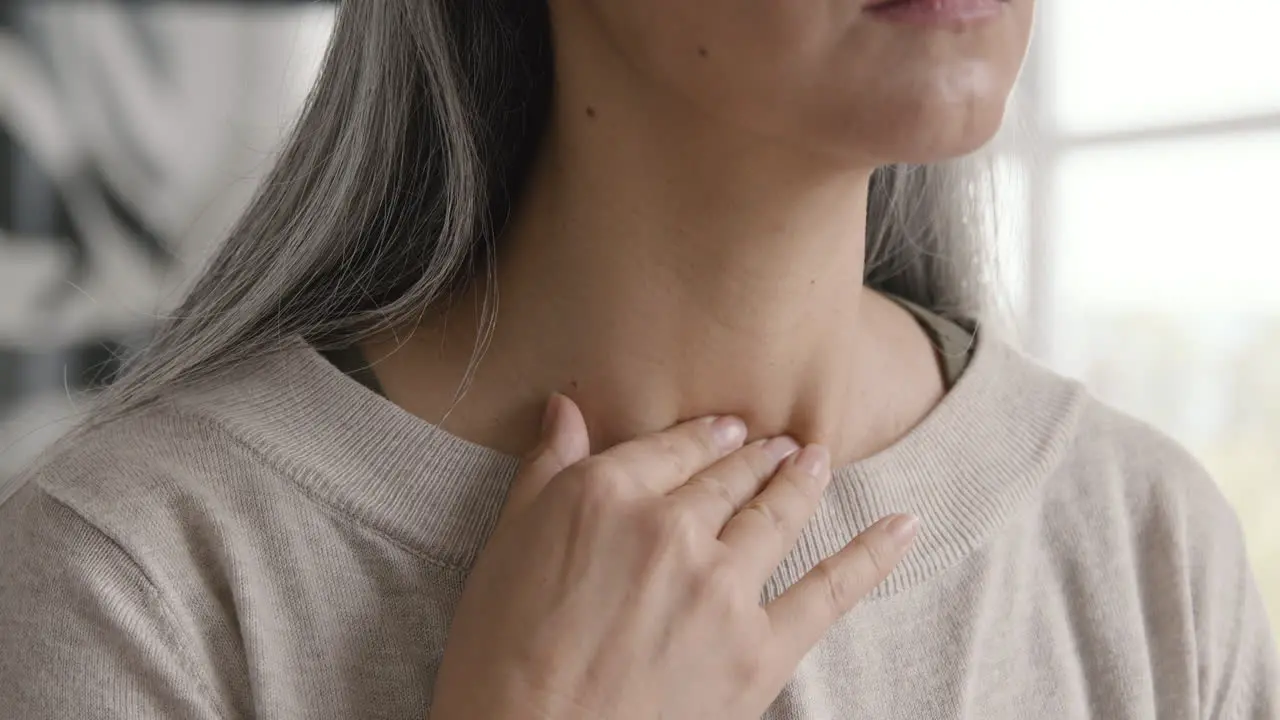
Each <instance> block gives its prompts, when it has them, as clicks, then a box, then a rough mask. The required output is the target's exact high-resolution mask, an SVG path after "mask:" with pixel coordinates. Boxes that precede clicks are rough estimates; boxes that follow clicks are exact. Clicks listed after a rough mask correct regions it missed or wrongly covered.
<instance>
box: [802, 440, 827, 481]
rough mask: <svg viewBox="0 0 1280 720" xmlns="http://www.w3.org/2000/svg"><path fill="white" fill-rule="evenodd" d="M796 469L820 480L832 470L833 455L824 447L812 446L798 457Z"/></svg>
mask: <svg viewBox="0 0 1280 720" xmlns="http://www.w3.org/2000/svg"><path fill="white" fill-rule="evenodd" d="M796 467H798V468H800V470H801V471H802V472H806V473H809V474H810V475H812V476H814V477H816V478H820V477H823V476H824V475H826V474H827V473H828V472H830V470H831V453H830V452H829V451H828V450H827V449H826V448H825V447H823V446H822V445H810V446H808V447H806V448H805V449H804V450H803V451H801V453H800V455H799V456H797V457H796Z"/></svg>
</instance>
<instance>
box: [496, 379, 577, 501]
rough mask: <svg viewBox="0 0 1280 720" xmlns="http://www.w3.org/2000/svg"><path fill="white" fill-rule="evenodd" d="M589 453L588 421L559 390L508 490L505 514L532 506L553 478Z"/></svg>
mask: <svg viewBox="0 0 1280 720" xmlns="http://www.w3.org/2000/svg"><path fill="white" fill-rule="evenodd" d="M590 454H591V442H590V438H589V437H588V435H587V421H586V420H584V419H583V417H582V411H581V410H580V409H578V405H577V403H575V402H574V401H572V400H570V399H569V398H568V397H567V396H565V395H562V394H560V393H554V394H552V395H551V399H550V400H548V401H547V409H546V412H545V413H544V414H543V416H542V438H541V440H540V441H539V442H538V446H537V447H536V448H534V450H533V452H531V453H529V454H528V455H526V456H525V458H524V460H523V461H522V462H521V463H520V469H519V471H518V472H517V473H516V477H515V480H514V481H512V483H511V488H510V489H509V490H508V491H507V501H506V504H505V505H504V507H503V510H502V515H503V517H504V518H505V517H507V516H509V515H510V514H512V513H513V512H517V511H519V510H522V509H524V508H526V507H528V506H529V505H531V504H532V503H533V501H534V499H535V498H536V497H538V494H539V493H541V492H542V489H543V488H545V487H546V486H547V483H549V482H551V479H552V478H554V477H555V476H556V475H558V474H560V472H561V471H562V470H564V469H565V468H567V467H569V466H570V465H573V464H574V463H577V462H579V461H581V460H584V459H586V457H587V456H588V455H590Z"/></svg>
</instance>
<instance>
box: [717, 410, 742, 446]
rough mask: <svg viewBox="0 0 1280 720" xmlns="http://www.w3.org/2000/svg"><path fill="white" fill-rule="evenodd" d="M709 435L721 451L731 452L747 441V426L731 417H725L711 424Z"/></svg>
mask: <svg viewBox="0 0 1280 720" xmlns="http://www.w3.org/2000/svg"><path fill="white" fill-rule="evenodd" d="M711 435H712V437H714V438H715V441H716V445H719V446H720V448H721V449H724V450H732V449H734V448H736V447H738V446H739V445H741V444H742V441H743V440H746V439H747V425H746V423H744V422H742V421H741V420H739V419H738V418H736V417H733V416H732V415H726V416H724V417H719V418H716V419H715V421H714V422H712V423H711Z"/></svg>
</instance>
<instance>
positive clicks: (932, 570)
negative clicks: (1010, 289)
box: [0, 0, 1280, 720]
mask: <svg viewBox="0 0 1280 720" xmlns="http://www.w3.org/2000/svg"><path fill="white" fill-rule="evenodd" d="M1031 6H1032V2H1031V0H900V1H898V2H881V1H879V0H876V1H874V2H862V3H860V2H857V1H856V0H854V1H851V2H831V3H818V4H813V3H751V4H743V3H736V2H731V1H730V0H705V1H704V2H698V3H684V2H676V1H675V0H663V1H662V2H654V1H653V0H644V1H642V0H608V1H605V0H550V2H549V3H546V4H541V3H535V2H525V1H524V0H487V1H481V0H472V1H471V2H466V3H462V2H445V0H381V1H379V2H374V1H370V2H363V3H345V4H344V6H343V9H342V11H341V13H340V18H339V22H338V25H337V30H336V37H335V39H334V42H333V46H332V49H331V51H330V55H329V58H328V62H327V64H326V67H325V70H324V74H323V77H322V79H321V80H320V82H319V85H318V87H317V88H316V91H315V94H314V96H313V99H312V103H311V106H310V108H309V110H308V112H307V113H306V116H305V117H304V119H303V120H302V122H301V125H300V126H299V128H298V130H297V132H296V134H295V136H294V138H293V140H292V141H291V143H290V145H289V147H288V150H287V152H286V153H285V155H284V157H283V159H282V161H281V163H280V166H279V168H278V169H277V170H276V171H275V174H274V175H273V176H272V177H271V178H270V179H269V180H268V181H267V182H266V183H265V185H264V188H263V190H262V193H261V196H260V198H259V199H258V201H257V202H256V204H255V205H254V206H253V208H252V209H251V210H250V212H249V213H248V215H247V217H246V218H245V220H244V221H243V223H242V225H241V226H240V227H239V228H238V229H237V231H236V232H235V233H234V234H233V237H232V238H231V240H230V241H229V243H228V244H227V245H226V247H225V248H224V249H223V250H222V251H221V253H220V254H219V256H218V257H217V258H216V260H215V261H214V263H213V266H212V267H211V268H210V269H209V271H208V272H207V274H206V275H205V276H204V278H203V279H202V280H201V282H200V283H199V284H198V285H197V286H196V287H195V289H194V291H193V293H192V295H191V297H190V299H189V300H188V301H187V303H186V304H185V306H184V307H183V309H182V310H181V312H179V313H178V315H177V317H176V319H174V320H172V321H170V322H168V323H167V324H166V326H165V327H164V328H163V329H162V331H161V332H160V334H159V337H158V339H157V341H156V342H155V344H154V346H153V347H152V348H150V349H149V350H148V351H147V352H146V353H144V354H143V355H142V356H141V357H140V358H138V359H137V360H136V361H135V362H134V363H133V366H132V370H131V371H130V373H129V374H128V376H127V377H126V378H125V379H124V380H123V381H122V382H121V383H120V384H119V385H117V386H116V387H115V388H114V389H113V390H112V392H111V394H110V395H108V396H107V397H106V399H105V400H104V403H103V406H102V407H101V409H99V410H98V412H97V413H96V414H95V416H94V417H93V418H92V420H91V421H90V422H89V423H87V424H86V426H85V427H84V428H83V429H82V430H81V431H80V432H79V433H77V434H76V435H75V436H74V437H72V438H70V439H69V440H68V441H67V442H66V443H64V444H63V446H62V447H61V449H60V450H59V451H58V452H55V453H52V454H50V455H49V456H48V457H47V458H45V459H44V460H43V461H42V462H41V463H40V464H39V465H38V466H37V467H36V468H34V469H33V470H32V472H31V473H30V477H29V480H28V482H26V483H25V484H24V486H23V488H22V489H21V490H20V491H19V492H18V493H17V494H16V495H15V496H14V497H13V498H12V499H11V500H9V501H8V502H7V503H6V504H5V505H4V506H3V509H0V528H3V529H2V530H0V532H2V533H3V535H0V537H2V538H3V540H2V542H3V544H4V548H5V553H4V557H3V559H0V631H2V632H3V635H4V638H5V652H4V653H3V654H0V698H2V699H3V700H4V707H5V708H6V712H11V713H12V716H13V717H23V718H53V717H58V718H62V717H79V716H85V717H174V718H206V717H207V718H215V717H249V716H261V717H306V718H321V717H335V718H339V717H341V718H345V717H363V718H375V717H376V718H410V717H423V716H424V715H428V714H429V716H430V717H432V718H434V719H435V720H441V719H444V720H454V719H456V718H555V719H560V718H619V719H622V718H625V719H629V718H651V717H659V716H661V717H667V718H707V717H724V718H746V717H757V716H759V715H761V714H762V713H763V714H764V715H765V716H766V717H769V718H863V717H875V718H926V717H927V718H942V717H973V718H997V719H999V718H1029V717H1036V718H1039V717H1053V718H1098V717H1100V718H1151V717H1159V718H1192V717H1214V718H1264V717H1266V718H1270V717H1277V716H1278V714H1280V700H1278V695H1277V679H1276V670H1277V663H1276V660H1275V654H1274V651H1273V648H1272V640H1271V632H1270V630H1269V629H1268V627H1267V622H1266V618H1265V616H1264V612H1263V609H1262V605H1261V602H1260V600H1259V597H1258V593H1257V591H1256V589H1255V588H1254V586H1253V582H1252V580H1251V578H1250V575H1249V571H1248V569H1247V564H1246V561H1245V554H1244V550H1243V548H1242V543H1241V538H1240V532H1239V529H1238V527H1237V524H1236V521H1235V518H1234V516H1233V515H1232V512H1231V510H1230V509H1229V508H1228V506H1227V504H1226V503H1225V502H1224V500H1223V499H1222V497H1221V496H1220V495H1219V493H1218V492H1217V490H1216V489H1215V488H1214V485H1213V483H1212V481H1211V480H1210V479H1209V478H1207V477H1206V476H1205V474H1204V473H1203V472H1202V471H1201V469H1200V468H1199V467H1198V466H1197V465H1196V464H1195V462H1194V461H1192V460H1191V459H1190V458H1189V457H1188V455H1187V454H1186V453H1185V452H1183V451H1182V450H1180V449H1179V448H1177V447H1176V446H1175V445H1174V444H1173V443H1171V442H1170V441H1169V440H1167V439H1165V438H1164V437H1162V436H1161V435H1159V434H1157V433H1156V432H1155V431H1153V430H1151V429H1150V428H1148V427H1146V426H1144V425H1142V424H1140V423H1138V422H1136V421H1134V420H1132V419H1130V418H1127V417H1125V416H1123V415H1121V414H1119V413H1117V412H1115V411H1113V410H1110V409H1108V408H1106V407H1104V406H1103V405H1101V404H1099V403H1098V402H1097V401H1096V400H1094V399H1092V398H1090V397H1089V396H1088V395H1087V394H1086V393H1085V392H1084V391H1083V390H1082V389H1081V388H1080V387H1079V386H1078V385H1076V384H1075V383H1072V382H1069V381H1066V380H1063V379H1061V378H1058V377H1056V376H1054V375H1052V374H1051V373H1049V372H1047V371H1045V370H1042V369H1040V368H1038V367H1036V366H1035V365H1034V364H1032V363H1031V362H1030V361H1028V360H1027V359H1025V358H1023V357H1022V356H1020V355H1018V354H1017V353H1015V352H1014V351H1012V350H1011V349H1010V348H1009V347H1008V346H1007V345H1005V344H1003V343H1002V342H1001V341H1000V340H999V339H998V338H997V337H996V336H994V335H993V334H991V333H990V332H986V331H979V330H977V329H976V324H975V323H974V322H972V321H973V320H975V319H976V318H977V317H978V316H979V314H980V311H981V310H982V305H983V292H982V291H983V288H982V277H983V276H982V273H981V271H982V268H983V267H984V266H983V265H982V263H980V262H979V261H978V257H979V253H978V252H977V251H978V250H979V249H980V248H981V245H980V244H977V243H973V242H970V241H969V240H967V238H969V237H973V236H974V235H975V231H976V228H977V226H978V223H977V222H976V221H977V219H978V218H980V217H981V213H982V208H981V207H974V205H975V202H976V201H975V198H978V197H980V194H978V193H976V192H975V188H976V185H975V184H974V182H973V181H972V180H971V179H966V176H965V175H964V174H963V172H962V170H963V169H964V168H965V167H966V165H967V164H966V163H964V162H961V161H958V160H953V159H954V158H959V157H961V156H963V155H966V154H967V153H970V152H972V151H974V150H976V149H978V148H979V147H980V146H982V145H983V144H984V143H986V142H987V141H988V140H989V139H990V137H991V136H992V135H993V134H994V133H995V131H996V129H997V127H998V126H999V124H1000V122H1001V118H1002V114H1003V110H1004V105H1005V102H1006V99H1007V94H1008V93H1009V91H1010V88H1011V86H1012V84H1013V82H1014V79H1015V77H1016V74H1017V72H1018V68H1019V64H1020V62H1021V59H1022V56H1023V53H1024V51H1025V45H1026V41H1027V38H1028V35H1029V32H1030V25H1031V16H1032V7H1031ZM499 301H500V302H499ZM548 396H551V398H552V399H551V400H550V402H545V403H544V401H545V399H546V398H547V397H548ZM544 404H545V409H544ZM544 413H545V414H544ZM540 415H543V417H542V418H540V417H539V416H540ZM704 416H706V417H709V418H710V419H705V418H704ZM540 419H541V420H542V424H541V425H540V424H539V422H540ZM539 428H542V430H540V429H539ZM801 443H805V444H806V446H805V447H804V448H803V449H801V448H800V445H801ZM530 447H535V448H536V449H535V450H534V451H532V452H529V453H527V454H525V455H524V457H525V460H524V462H523V464H521V461H519V460H517V457H516V456H517V455H518V454H524V453H526V451H527V450H528V448H530ZM831 467H836V468H837V470H836V472H835V473H834V474H833V473H832V472H831V471H830V468H831ZM860 533H861V534H860ZM913 538H914V541H913ZM859 601H862V602H861V604H860V606H859V607H858V608H857V609H856V610H855V611H853V612H851V613H848V614H846V611H847V610H849V609H850V608H851V607H852V606H853V605H854V604H856V603H858V602H859Z"/></svg>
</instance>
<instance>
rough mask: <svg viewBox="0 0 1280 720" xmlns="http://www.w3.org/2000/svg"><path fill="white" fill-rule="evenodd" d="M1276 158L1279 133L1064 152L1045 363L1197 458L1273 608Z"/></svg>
mask: <svg viewBox="0 0 1280 720" xmlns="http://www.w3.org/2000/svg"><path fill="white" fill-rule="evenodd" d="M1278 166H1280V132H1277V133H1270V134H1258V135H1253V136H1237V137H1229V138H1219V139H1213V140H1196V141H1184V142H1172V143H1155V144H1149V145H1142V146H1134V147H1125V148H1110V149H1097V150H1088V151H1079V152H1076V153H1072V154H1070V155H1068V156H1067V157H1066V158H1064V162H1063V164H1062V166H1061V168H1060V171H1059V173H1058V174H1057V176H1056V177H1055V178H1054V179H1055V187H1056V191H1055V195H1054V197H1053V198H1052V200H1051V218H1052V223H1053V225H1052V238H1051V241H1052V248H1053V250H1054V257H1053V262H1052V264H1051V268H1052V280H1053V283H1052V284H1053V295H1052V297H1053V303H1052V307H1053V313H1052V315H1053V316H1052V318H1051V323H1050V328H1051V335H1052V336H1051V341H1052V342H1051V347H1052V348H1053V351H1052V353H1051V358H1050V361H1051V363H1053V364H1054V365H1055V366H1056V367H1057V368H1058V369H1060V370H1062V371H1064V372H1066V373H1068V374H1071V375H1075V376H1077V377H1080V378H1082V379H1083V380H1084V381H1085V382H1086V383H1087V384H1089V385H1090V386H1091V387H1092V388H1093V389H1094V391H1095V392H1097V393H1098V394H1099V395H1100V396H1101V397H1103V398H1104V399H1106V400H1107V401H1109V402H1112V403H1114V404H1116V405H1118V406H1120V407H1121V408H1122V409H1124V410H1127V411H1129V412H1131V413H1134V414H1136V415H1138V416H1139V417H1142V418H1144V419H1146V420H1148V421H1149V422H1152V423H1154V424H1156V425H1157V426H1159V427H1161V428H1163V429H1164V430H1166V431H1167V432H1169V433H1171V434H1172V435H1174V436H1175V437H1176V438H1178V439H1179V440H1180V441H1182V442H1183V443H1185V444H1186V445H1188V446H1189V447H1190V448H1191V450H1192V451H1193V452H1194V453H1196V455H1197V456H1199V457H1200V458H1201V459H1202V460H1203V461H1204V462H1205V463H1206V465H1208V467H1209V469H1210V471H1211V472H1212V473H1213V475H1214V476H1215V477H1216V478H1217V479H1218V481H1219V483H1220V484H1221V485H1222V488H1223V490H1224V491H1225V492H1226V494H1227V495H1228V497H1229V498H1231V499H1232V501H1233V502H1234V504H1235V506H1236V508H1237V510H1238V512H1239V513H1240V515H1241V518H1242V521H1243V523H1244V527H1245V534H1246V537H1247V539H1248V543H1249V547H1250V552H1251V554H1252V556H1253V560H1254V567H1255V569H1256V571H1257V573H1258V575H1259V579H1260V581H1261V583H1262V586H1263V590H1264V593H1265V594H1266V595H1267V598H1268V602H1269V603H1270V606H1271V609H1272V612H1273V613H1274V614H1275V616H1276V617H1277V618H1280V526H1278V525H1277V524H1276V523H1275V522H1274V518H1276V517H1278V516H1280V442H1277V438H1280V372H1277V370H1278V369H1280V215H1277V213H1276V210H1277V207H1278V204H1280V195H1278V194H1277V188H1278V186H1277V181H1276V179H1275V168H1276V167H1278Z"/></svg>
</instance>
